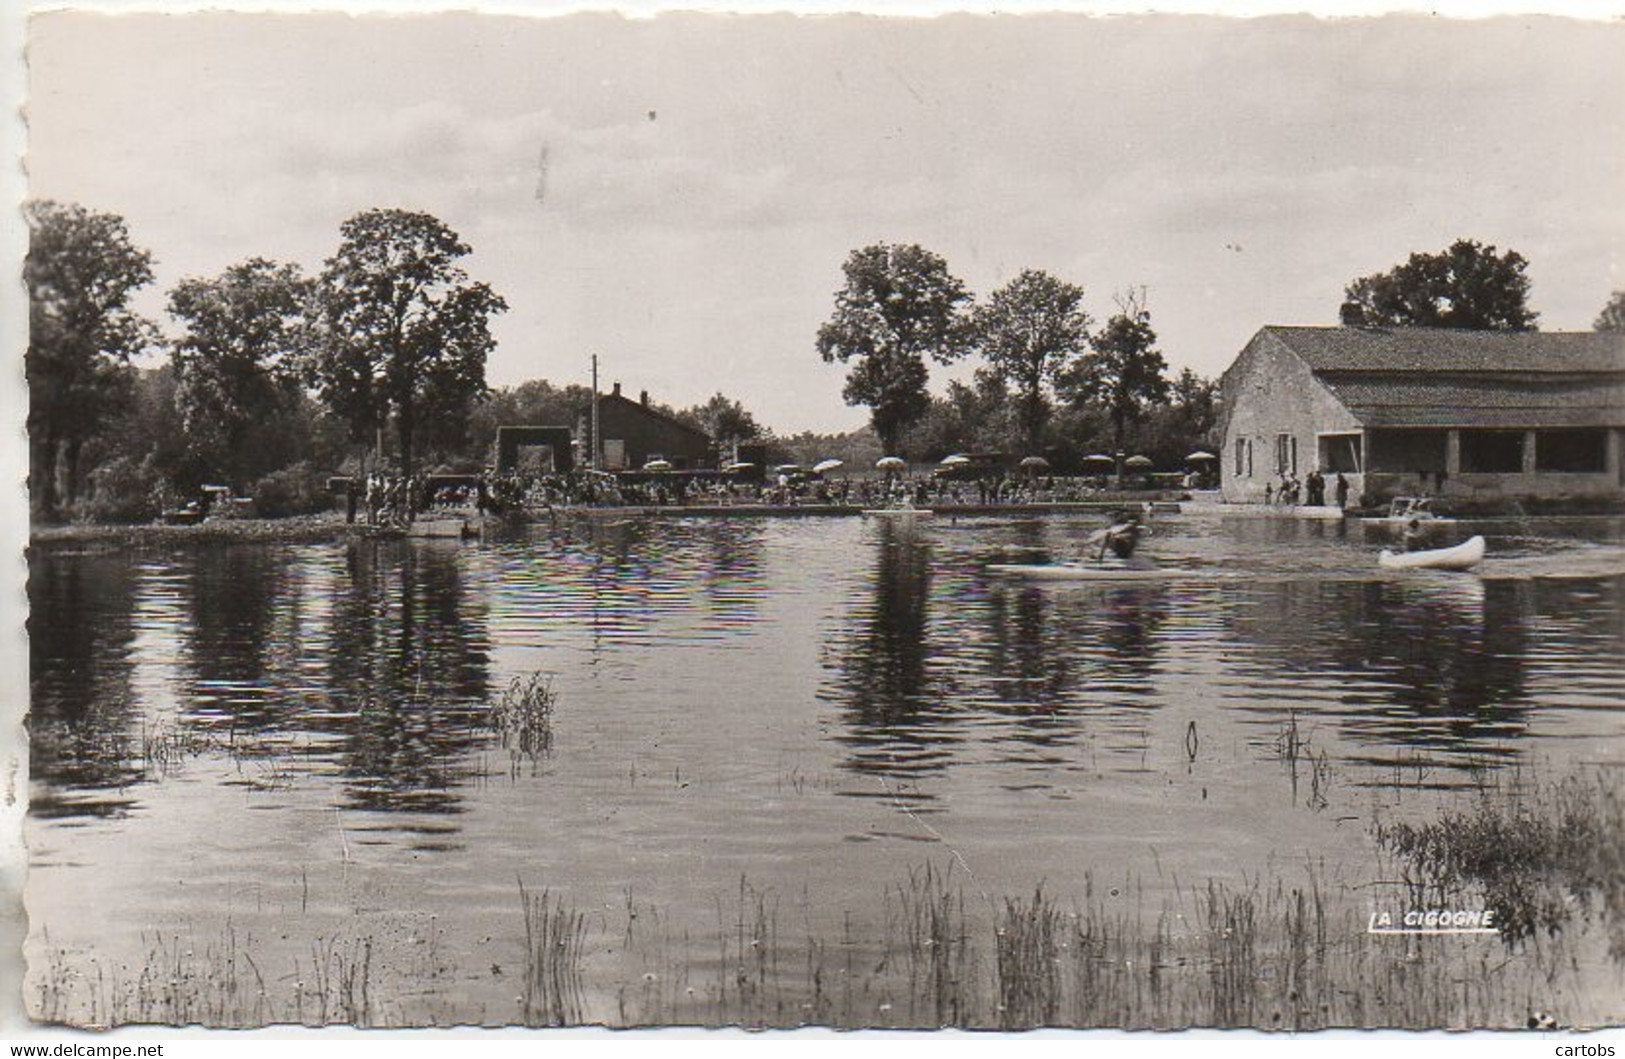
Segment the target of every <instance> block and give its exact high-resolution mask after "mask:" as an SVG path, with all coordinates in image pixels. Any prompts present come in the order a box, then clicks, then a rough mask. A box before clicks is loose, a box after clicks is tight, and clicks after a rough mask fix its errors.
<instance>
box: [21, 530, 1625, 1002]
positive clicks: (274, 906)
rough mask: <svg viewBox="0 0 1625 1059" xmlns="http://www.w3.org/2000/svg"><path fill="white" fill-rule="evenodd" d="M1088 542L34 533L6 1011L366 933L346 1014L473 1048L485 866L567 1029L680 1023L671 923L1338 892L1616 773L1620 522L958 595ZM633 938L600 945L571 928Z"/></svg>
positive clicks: (1286, 554) (1183, 554) (1003, 534)
mask: <svg viewBox="0 0 1625 1059" xmlns="http://www.w3.org/2000/svg"><path fill="white" fill-rule="evenodd" d="M1099 525H1100V523H1099V521H1098V519H1090V518H1085V517H1076V516H1051V517H1039V518H1014V517H1003V518H991V517H989V518H962V519H949V518H946V517H938V518H936V519H932V520H920V521H918V522H907V521H901V520H872V519H858V518H800V519H772V518H761V519H744V518H741V519H732V520H724V519H700V518H694V519H683V518H668V519H643V518H630V519H628V518H599V519H596V520H585V519H583V520H579V521H574V522H562V523H561V524H560V525H558V526H556V527H548V526H540V527H535V528H533V529H531V530H530V531H529V532H526V533H521V534H517V535H515V536H513V537H512V538H508V539H502V540H492V541H488V542H485V543H481V544H472V543H470V544H458V543H451V542H435V541H428V542H365V543H357V544H350V545H308V546H306V545H300V546H293V545H265V544H256V545H219V546H199V547H193V548H182V549H163V550H145V551H132V552H124V551H108V552H86V553H80V554H66V553H54V552H50V551H44V552H37V553H36V554H35V555H34V557H33V558H32V561H31V564H30V572H31V583H30V597H31V613H32V617H31V622H30V631H31V642H32V656H31V661H32V675H31V679H32V689H33V702H32V718H31V732H32V737H33V749H32V754H31V767H32V786H31V798H32V814H31V818H30V822H29V828H28V841H29V845H30V852H31V869H30V878H29V882H28V909H29V913H30V916H31V933H30V952H31V953H32V955H33V957H34V969H33V979H34V981H33V986H34V988H35V990H36V991H37V990H38V989H40V988H42V985H41V979H42V978H43V977H48V976H50V975H70V976H71V975H73V974H81V975H87V976H90V977H91V978H94V976H95V974H97V973H101V974H103V975H104V976H105V975H114V974H118V973H122V974H123V975H124V976H126V978H132V979H133V978H134V977H135V976H137V975H138V974H139V972H140V969H141V968H142V966H143V961H144V960H145V961H147V963H148V964H150V963H151V954H152V950H153V948H154V946H158V947H160V948H162V947H163V946H166V945H169V944H172V943H173V944H177V945H180V946H182V947H183V948H186V955H187V956H188V957H189V958H193V952H192V949H191V947H192V946H194V945H195V946H196V947H197V948H198V949H200V950H201V948H202V947H203V946H204V945H205V944H213V943H214V942H212V941H210V940H209V939H218V938H220V937H223V936H226V934H227V932H230V933H231V935H232V936H234V937H240V938H241V939H243V944H244V946H245V948H247V947H250V946H252V948H253V951H254V952H255V953H256V954H257V956H256V961H257V962H256V967H255V973H256V975H257V976H258V977H259V978H260V979H261V980H262V983H263V982H269V983H270V985H269V988H270V990H271V991H272V992H275V990H276V988H277V985H278V983H283V984H284V985H286V984H287V983H289V982H292V983H293V984H292V986H290V988H295V989H297V988H300V987H301V983H300V981H296V979H301V978H302V977H308V976H309V975H310V974H311V973H312V970H311V969H312V968H313V967H314V966H315V965H316V964H317V963H318V962H319V961H318V959H317V956H316V955H314V948H313V947H314V946H318V945H320V944H331V943H333V939H347V940H348V942H349V943H353V941H354V939H355V938H357V937H362V936H365V937H366V938H367V939H368V940H369V944H375V945H376V946H377V950H376V951H377V952H378V953H379V956H378V959H379V960H380V967H381V968H383V967H384V966H385V965H386V964H387V976H388V979H389V980H390V981H392V982H395V983H397V984H395V985H393V986H391V987H388V988H387V989H386V988H385V987H383V986H380V987H379V989H380V992H381V996H380V997H375V998H373V999H372V1000H371V1004H372V1007H373V1010H374V1012H375V1017H376V1018H377V1019H378V1020H379V1021H393V1022H406V1023H423V1022H431V1021H432V1022H441V1023H445V1022H486V1023H506V1022H510V1021H512V1020H514V1019H515V1018H516V1017H518V1009H517V1008H516V1006H515V1004H516V998H517V995H518V990H517V987H516V979H517V977H518V976H519V973H520V970H521V968H522V967H523V964H524V955H523V952H522V950H523V948H524V945H525V938H524V920H523V917H522V913H521V903H520V901H521V899H520V895H519V886H520V885H523V886H524V887H525V889H526V891H527V892H528V893H530V894H533V895H534V894H539V893H541V892H542V891H544V890H545V891H546V892H547V893H548V894H549V897H550V900H556V901H560V902H562V903H563V904H565V905H567V906H568V907H569V908H572V909H575V910H579V911H580V912H581V914H582V915H583V916H584V920H585V926H584V930H585V936H586V939H587V941H586V946H585V948H586V952H585V953H584V955H583V957H582V962H583V964H584V965H585V966H586V968H587V970H588V971H589V972H601V973H600V974H599V975H598V977H597V978H595V979H593V980H597V981H602V980H616V981H624V982H630V983H631V985H630V986H625V987H623V988H621V989H620V990H619V991H618V992H612V991H610V990H608V989H605V988H594V987H588V988H585V990H584V992H583V995H582V996H580V997H579V998H578V1003H579V1007H578V1008H577V1010H576V1014H577V1015H579V1017H580V1018H583V1019H586V1020H589V1021H596V1020H608V1021H611V1022H625V1021H637V1020H638V1019H639V1018H640V1017H650V1016H649V1011H651V1010H654V1011H658V1012H659V1014H658V1015H657V1016H655V1017H658V1018H679V1019H687V1018H691V1017H698V1018H702V1019H703V1018H704V1017H705V1009H704V1008H703V1006H698V1005H701V1000H702V999H703V994H704V993H705V989H706V987H705V985H704V981H705V975H706V974H707V973H709V972H711V971H716V970H717V969H718V967H719V966H720V965H722V964H724V963H726V962H727V956H726V954H725V953H724V954H719V953H718V952H717V951H716V948H715V943H714V940H702V939H714V938H715V936H717V935H718V934H719V933H727V931H726V930H724V929H722V928H724V927H727V926H729V925H730V924H732V922H733V921H734V919H735V918H736V917H737V916H740V915H743V912H742V911H741V910H740V906H741V905H742V904H748V903H749V901H748V900H743V899H742V895H752V896H755V897H758V898H759V897H761V895H767V899H768V900H769V901H770V902H771V904H772V907H773V908H774V909H775V910H776V914H777V915H778V916H779V917H780V918H781V919H782V921H783V926H782V927H781V928H780V929H781V930H782V931H783V932H784V933H785V934H787V935H788V934H791V933H793V934H795V935H796V936H797V937H798V938H802V939H803V942H804V943H795V944H791V943H790V942H788V941H787V942H785V943H784V948H785V950H786V951H795V952H800V953H804V952H805V951H806V949H807V948H808V947H809V946H812V945H813V944H814V941H813V939H815V938H817V937H824V936H831V935H836V934H843V933H844V934H845V936H847V938H848V940H849V941H850V939H851V936H852V934H853V933H854V932H856V933H857V934H858V935H859V936H860V937H861V936H862V935H863V933H864V932H865V931H874V930H878V929H879V926H878V924H879V923H880V922H881V921H882V920H883V918H884V916H885V914H886V913H885V911H884V908H885V907H886V902H887V900H889V899H888V898H887V897H886V895H887V894H888V893H890V892H892V888H894V887H896V886H897V885H898V883H899V880H906V879H908V878H909V874H910V872H917V871H919V870H921V868H922V866H924V865H931V866H933V868H934V870H938V871H943V872H947V873H949V874H950V875H952V876H954V877H955V878H956V879H958V880H959V881H960V885H962V886H963V887H964V889H965V890H966V892H967V893H968V894H971V895H973V896H974V895H980V896H975V897H974V901H973V903H980V902H982V899H983V898H984V897H985V898H987V899H988V903H989V905H991V904H992V903H993V902H995V901H996V900H998V899H1000V898H1002V896H1004V895H1019V894H1030V893H1032V891H1033V890H1034V888H1035V887H1037V886H1039V885H1040V884H1042V885H1043V886H1044V887H1045V888H1046V890H1047V891H1049V892H1052V893H1057V894H1061V895H1071V894H1077V893H1081V892H1083V891H1084V890H1085V888H1089V889H1091V890H1094V889H1095V888H1099V892H1100V893H1103V894H1105V893H1109V894H1110V895H1111V897H1110V898H1102V899H1103V900H1109V899H1118V898H1119V896H1120V898H1121V900H1123V901H1125V902H1127V901H1130V900H1133V901H1134V902H1136V903H1138V904H1139V905H1142V906H1144V905H1149V906H1153V907H1154V906H1156V905H1157V904H1158V902H1162V901H1166V900H1169V899H1171V898H1176V897H1177V895H1178V894H1179V893H1180V892H1181V889H1182V888H1183V887H1187V886H1190V885H1193V884H1201V883H1203V882H1205V881H1206V880H1209V879H1218V880H1222V881H1229V882H1231V883H1234V884H1235V885H1238V886H1245V885H1246V884H1247V880H1249V879H1256V878H1257V877H1259V876H1267V875H1269V874H1271V873H1289V874H1290V873H1294V872H1299V871H1302V870H1305V866H1314V867H1315V870H1318V871H1320V872H1321V873H1323V875H1324V876H1325V877H1327V878H1332V879H1340V880H1343V881H1344V882H1346V883H1347V884H1348V885H1350V886H1355V885H1358V884H1359V882H1360V880H1362V879H1367V878H1368V877H1369V876H1370V875H1371V873H1372V871H1373V867H1372V865H1374V864H1375V863H1377V862H1378V860H1379V858H1378V850H1377V848H1376V844H1375V840H1374V838H1373V834H1372V827H1373V823H1374V822H1375V821H1377V820H1417V821H1422V820H1430V819H1434V818H1436V817H1437V816H1438V814H1439V813H1440V812H1441V811H1442V810H1444V809H1447V808H1449V807H1450V806H1452V805H1453V804H1456V803H1457V802H1458V801H1459V800H1462V799H1467V798H1471V797H1473V796H1474V791H1475V789H1476V787H1477V786H1478V785H1479V784H1481V783H1482V782H1484V777H1485V776H1486V774H1493V773H1497V772H1504V771H1508V770H1518V771H1526V770H1539V771H1543V772H1545V773H1548V774H1553V775H1561V774H1565V773H1567V772H1570V771H1573V770H1575V769H1582V768H1594V767H1600V768H1603V769H1610V768H1614V767H1617V766H1618V765H1620V764H1621V762H1622V760H1625V755H1622V751H1625V664H1622V663H1625V546H1622V541H1625V524H1622V523H1621V521H1620V520H1599V519H1585V520H1572V521H1561V520H1531V521H1521V522H1496V523H1474V524H1471V526H1470V527H1469V526H1467V525H1465V524H1464V525H1461V526H1448V527H1441V534H1442V535H1443V538H1444V539H1446V540H1453V539H1459V538H1460V537H1461V536H1462V535H1463V534H1465V533H1466V532H1474V533H1484V534H1485V535H1486V536H1487V538H1488V540H1489V556H1488V558H1487V560H1486V561H1485V563H1484V565H1483V567H1482V568H1481V570H1480V571H1479V572H1477V573H1474V574H1448V573H1429V572H1410V573H1403V574H1385V573H1382V572H1379V570H1378V569H1377V566H1376V563H1375V558H1374V557H1375V551H1376V549H1377V548H1378V547H1379V546H1380V545H1381V544H1383V543H1384V542H1385V541H1386V540H1387V538H1386V537H1385V534H1386V532H1387V531H1386V530H1384V529H1381V528H1377V527H1366V526H1362V525H1360V524H1349V525H1344V524H1342V523H1318V522H1299V521H1291V520H1286V519H1260V518H1253V519H1247V518H1220V517H1218V516H1201V515H1179V516H1166V517H1159V518H1158V520H1157V521H1156V526H1155V532H1154V533H1153V535H1152V536H1151V537H1150V538H1149V539H1148V540H1147V542H1146V543H1145V544H1144V546H1143V553H1144V554H1145V555H1147V556H1149V557H1151V558H1153V559H1155V560H1156V561H1158V562H1159V563H1162V564H1165V565H1172V566H1178V567H1180V568H1182V569H1186V570H1188V571H1190V576H1189V577H1183V578H1179V579H1175V580H1170V581H1167V582H1165V583H1164V582H1158V583H1136V584H1125V585H1116V586H1106V585H1099V584H1055V585H1044V584H1035V583H1024V582H1022V581H1020V580H1017V579H1011V578H1008V577H1001V576H999V575H997V574H993V573H990V572H989V570H988V567H989V565H991V564H995V563H1008V562H1042V561H1047V560H1051V559H1056V558H1068V557H1072V556H1075V555H1078V554H1081V553H1082V552H1083V551H1084V549H1085V543H1084V542H1085V538H1086V537H1087V535H1088V534H1089V533H1090V532H1091V531H1092V530H1094V529H1096V528H1098V526H1099ZM537 673H540V674H544V675H545V677H546V679H547V680H549V681H550V685H551V689H552V692H553V694H554V695H555V696H556V698H555V705H554V707H553V711H552V714H551V717H550V724H549V725H548V728H547V740H548V741H547V743H546V745H545V746H539V745H535V744H532V745H529V746H527V747H524V748H521V747H519V746H518V745H517V744H515V743H514V742H513V741H512V740H509V742H508V745H504V743H503V740H502V737H501V735H500V734H499V733H498V732H496V731H493V729H492V728H491V726H490V724H489V712H490V709H491V704H492V703H493V701H497V700H500V698H501V696H502V693H503V690H504V689H505V688H507V687H508V686H509V684H510V683H511V682H512V681H513V680H514V679H515V678H521V679H525V678H529V677H530V676H531V675H532V674H537ZM1610 775H1617V772H1616V773H1610ZM1108 886H1109V887H1110V889H1109V890H1107V889H1106V888H1107V887H1108ZM1347 892H1349V893H1353V892H1356V891H1353V890H1350V891H1347ZM640 912H641V916H642V918H641V919H640V918H639V915H640ZM634 924H636V926H634ZM656 928H657V929H656ZM634 930H637V931H646V933H645V934H644V935H643V937H644V939H645V941H644V943H643V944H642V945H641V946H639V947H638V948H637V955H636V956H635V957H634V956H632V955H629V954H628V953H629V952H630V951H631V949H632V946H620V947H617V946H616V945H614V944H610V943H609V942H606V941H605V940H604V939H614V938H617V937H619V938H622V940H627V939H630V938H631V937H632V934H633V933H634ZM165 939H171V940H168V941H166V940H165ZM174 939H179V940H174ZM755 943H756V942H755V940H754V939H753V940H752V942H751V944H753V945H754V944H755ZM860 947H861V946H860ZM48 952H54V953H56V954H57V955H56V956H55V957H54V958H53V959H54V960H55V961H56V963H55V964H53V965H52V966H53V968H54V969H52V970H43V969H42V968H43V967H44V966H45V964H46V958H45V954H46V953H48ZM677 968H683V970H682V971H681V975H682V977H681V978H680V980H679V981H677V982H675V983H668V982H667V981H665V979H667V978H669V977H670V976H671V975H673V974H677V973H679V972H678V971H677V970H676V969H677ZM378 974H379V977H380V980H382V979H383V978H384V977H385V971H384V970H382V969H381V970H380V971H379V972H378ZM589 977H591V976H590V975H589ZM657 979H659V980H660V985H659V988H661V989H663V990H668V991H669V993H668V995H666V996H664V997H663V999H662V1001H661V1004H660V1006H658V1007H657V1008H654V1009H650V1008H642V1009H640V1008H639V1007H638V1006H637V1003H636V1001H637V996H636V995H635V994H636V993H637V989H638V988H639V983H643V984H644V985H648V984H649V983H653V982H655V981H656V980H657ZM685 983H686V984H685ZM86 988H90V987H86ZM102 988H107V987H105V986H103V987H102ZM628 991H630V992H631V993H632V994H633V995H632V997H631V1001H629V1000H628ZM86 995H88V994H86ZM685 997H687V998H691V999H694V1004H695V1005H697V1006H696V1007H694V1008H693V1009H692V1010H690V1009H688V1008H685V1007H684V998H685ZM629 1003H630V1004H631V1006H630V1007H629ZM640 1011H642V1013H643V1014H642V1015H641V1016H640ZM51 1012H54V1013H55V1014H58V1015H62V1016H65V1017H69V1018H94V1017H98V1016H93V1015H92V1014H90V1013H89V1012H88V1010H79V1011H77V1013H75V1011H74V1009H73V1007H72V1005H67V1006H62V1007H58V1008H51V1009H50V1010H49V1012H48V1013H51ZM99 1017H101V1018H106V1017H107V1015H106V1012H102V1014H101V1015H100V1016H99ZM861 1021H870V1020H867V1019H864V1020H861ZM873 1021H874V1022H875V1023H877V1024H880V1023H884V1021H885V1018H884V1017H882V1016H879V1015H877V1016H876V1017H875V1018H874V1019H873Z"/></svg>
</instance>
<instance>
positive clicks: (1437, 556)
mask: <svg viewBox="0 0 1625 1059" xmlns="http://www.w3.org/2000/svg"><path fill="white" fill-rule="evenodd" d="M1483 560H1484V538H1483V537H1469V538H1467V539H1466V540H1465V541H1462V542H1461V543H1460V544H1458V545H1456V546H1455V547H1454V548H1429V549H1428V550H1426V551H1420V552H1393V551H1389V550H1388V549H1387V548H1384V549H1383V550H1382V551H1381V552H1380V553H1378V555H1377V565H1379V566H1381V567H1384V568H1385V569H1389V570H1470V569H1472V568H1473V567H1475V566H1477V565H1478V564H1479V563H1481V562H1483Z"/></svg>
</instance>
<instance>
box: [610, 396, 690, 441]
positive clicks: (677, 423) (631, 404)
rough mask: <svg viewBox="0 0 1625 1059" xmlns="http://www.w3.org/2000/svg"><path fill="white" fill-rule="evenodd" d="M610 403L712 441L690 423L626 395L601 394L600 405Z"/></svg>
mask: <svg viewBox="0 0 1625 1059" xmlns="http://www.w3.org/2000/svg"><path fill="white" fill-rule="evenodd" d="M610 401H615V402H618V403H620V404H621V405H624V406H625V407H626V408H629V409H631V410H632V411H635V412H638V413H640V414H642V415H645V416H648V417H649V418H650V419H657V420H659V421H660V422H662V423H665V424H667V425H668V426H673V427H676V428H677V429H678V430H686V431H688V432H689V433H690V434H693V435H694V436H695V437H699V438H704V439H705V440H706V441H707V442H709V441H710V440H711V435H709V434H707V433H706V432H705V431H703V430H701V429H700V428H699V427H696V426H690V425H689V424H688V423H685V422H683V421H682V420H681V419H678V418H677V417H676V416H670V415H667V414H666V413H665V412H662V411H660V410H658V409H655V408H650V407H649V406H648V405H646V404H644V403H643V402H642V401H634V400H632V398H630V397H628V396H626V395H625V394H621V393H604V394H599V395H598V403H599V405H600V406H602V405H604V404H607V403H609V402H610Z"/></svg>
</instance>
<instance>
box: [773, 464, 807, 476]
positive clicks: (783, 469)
mask: <svg viewBox="0 0 1625 1059" xmlns="http://www.w3.org/2000/svg"><path fill="white" fill-rule="evenodd" d="M773 473H774V474H800V473H801V464H799V463H781V464H779V465H778V466H777V467H775V468H773Z"/></svg>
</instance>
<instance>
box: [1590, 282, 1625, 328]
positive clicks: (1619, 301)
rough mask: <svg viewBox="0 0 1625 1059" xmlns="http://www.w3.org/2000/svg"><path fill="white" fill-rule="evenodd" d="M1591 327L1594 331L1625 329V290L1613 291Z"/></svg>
mask: <svg viewBox="0 0 1625 1059" xmlns="http://www.w3.org/2000/svg"><path fill="white" fill-rule="evenodd" d="M1591 327H1592V329H1593V330H1596V331H1625V290H1617V291H1615V292H1614V294H1613V296H1612V297H1611V298H1609V299H1608V304H1607V305H1604V306H1603V307H1602V312H1600V313H1598V314H1597V321H1596V323H1594V324H1592V325H1591Z"/></svg>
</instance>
